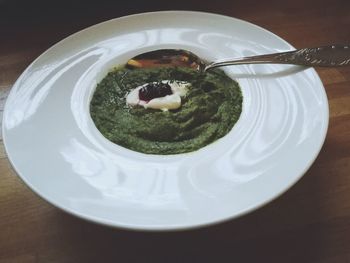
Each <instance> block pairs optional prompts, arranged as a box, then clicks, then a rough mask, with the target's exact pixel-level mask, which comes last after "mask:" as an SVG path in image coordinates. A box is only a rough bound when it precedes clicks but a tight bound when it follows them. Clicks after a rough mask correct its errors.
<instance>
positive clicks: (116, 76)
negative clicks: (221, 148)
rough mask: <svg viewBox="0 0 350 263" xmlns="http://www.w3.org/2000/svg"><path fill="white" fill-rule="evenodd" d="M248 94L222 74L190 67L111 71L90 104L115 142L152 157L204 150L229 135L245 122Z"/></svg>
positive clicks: (97, 121) (98, 124)
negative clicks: (241, 119)
mask: <svg viewBox="0 0 350 263" xmlns="http://www.w3.org/2000/svg"><path fill="white" fill-rule="evenodd" d="M242 99H243V98H242V93H241V89H240V87H239V85H238V83H237V82H236V81H234V80H233V79H231V78H230V77H228V76H227V75H226V74H225V73H224V72H223V71H222V70H219V69H215V70H212V71H210V72H206V73H202V72H199V71H197V70H196V69H192V68H186V67H171V66H165V67H152V68H133V69H130V68H127V67H125V66H121V67H117V68H114V69H113V70H111V71H110V72H109V73H108V74H107V75H106V76H105V77H104V78H103V79H102V80H101V82H100V83H98V85H97V87H96V90H95V92H94V94H93V96H92V99H91V102H90V114H91V117H92V120H93V121H94V123H95V125H96V127H97V129H98V130H99V131H100V132H101V133H102V134H103V135H104V136H105V137H106V138H107V139H108V140H110V141H112V142H114V143H116V144H118V145H120V146H123V147H125V148H128V149H131V150H134V151H137V152H141V153H146V154H162V155H164V154H179V153H186V152H191V151H195V150H198V149H200V148H202V147H204V146H206V145H208V144H210V143H212V142H214V141H216V140H217V139H219V138H221V137H223V136H225V135H226V134H227V133H228V132H230V130H231V129H232V127H233V126H234V124H235V123H236V122H237V120H238V119H239V116H240V114H241V111H242Z"/></svg>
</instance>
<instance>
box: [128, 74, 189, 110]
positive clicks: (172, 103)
mask: <svg viewBox="0 0 350 263" xmlns="http://www.w3.org/2000/svg"><path fill="white" fill-rule="evenodd" d="M162 82H163V83H169V85H170V88H171V91H172V92H173V94H171V95H166V96H164V97H160V98H154V99H151V100H150V101H148V102H147V101H144V100H140V97H139V90H140V89H142V88H143V87H144V86H146V85H148V83H146V84H144V85H141V86H138V87H136V88H135V89H133V90H131V91H130V92H129V93H128V95H127V96H126V103H127V104H128V105H130V106H133V107H134V106H137V105H139V106H143V107H144V108H146V109H147V108H150V109H159V110H162V111H167V110H175V109H178V108H180V107H181V97H184V96H185V95H186V93H187V91H188V87H189V86H190V85H191V84H190V83H188V82H184V81H173V82H170V81H168V80H163V81H162Z"/></svg>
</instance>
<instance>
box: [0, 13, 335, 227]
mask: <svg viewBox="0 0 350 263" xmlns="http://www.w3.org/2000/svg"><path fill="white" fill-rule="evenodd" d="M158 48H183V49H187V50H189V51H192V52H194V53H195V54H198V55H199V56H201V57H203V58H206V59H208V60H214V59H221V58H225V57H239V56H249V55H255V54H263V53H270V52H277V51H285V50H290V49H292V46H291V45H289V44H288V43H287V42H285V41H284V40H282V39H281V38H279V37H277V36H276V35H274V34H272V33H270V32H268V31H266V30H264V29H262V28H260V27H257V26H255V25H252V24H250V23H247V22H244V21H241V20H237V19H234V18H229V17H225V16H220V15H215V14H208V13H198V12H182V11H181V12H177V11H170V12H155V13H146V14H139V15H132V16H127V17H122V18H118V19H114V20H110V21H107V22H104V23H101V24H98V25H95V26H92V27H90V28H87V29H85V30H83V31H80V32H78V33H76V34H74V35H72V36H70V37H68V38H66V39H64V40H62V41H61V42H59V43H58V44H56V45H54V46H53V47H52V48H50V49H49V50H47V51H46V52H45V53H44V54H42V55H41V56H40V57H39V58H38V59H36V60H35V61H34V62H33V63H32V64H31V65H30V66H29V67H28V68H27V69H26V70H25V72H24V73H23V74H22V75H21V77H20V78H19V79H18V80H17V82H16V84H15V85H14V87H13V88H12V90H11V94H10V95H9V98H8V100H7V103H6V107H5V112H4V125H3V135H4V142H5V146H6V150H7V153H8V156H9V158H10V161H11V163H12V165H13V167H14V168H15V170H16V171H17V173H18V174H19V176H20V177H21V178H22V179H23V180H24V182H25V183H26V184H27V185H28V186H29V187H30V188H31V189H32V190H33V191H35V192H36V193H37V194H39V195H40V196H41V197H43V198H44V199H46V200H47V201H49V202H50V203H52V204H53V205H55V206H57V207H59V208H61V209H63V210H65V211H67V212H69V213H71V214H74V215H76V216H79V217H81V218H84V219H88V220H91V221H94V222H98V223H102V224H106V225H111V226H118V227H126V228H132V229H146V230H169V229H180V228H191V227H198V226H202V225H207V224H211V223H216V222H220V221H223V220H227V219H230V218H234V217H237V216H239V215H242V214H244V213H247V212H249V211H252V210H253V209H256V208H258V207H260V206H261V205H263V204H266V203H267V202H269V201H271V200H272V199H273V198H276V197H277V196H279V195H280V194H281V193H283V192H284V191H286V190H287V189H288V188H289V187H291V186H292V185H293V184H294V183H295V182H296V181H297V180H298V179H299V178H300V177H301V176H302V175H303V174H304V173H305V171H306V170H307V169H308V168H309V167H310V165H311V164H312V162H313V161H314V159H315V158H316V156H317V154H318V153H319V151H320V149H321V146H322V144H323V142H324V139H325V135H326V132H327V127H328V103H327V97H326V94H325V91H324V88H323V86H322V83H321V81H320V79H319V77H318V75H317V74H316V72H315V71H314V70H313V69H304V68H301V67H296V66H286V65H249V66H247V65H246V66H236V67H230V68H226V69H225V70H226V72H227V74H229V75H230V76H232V77H233V78H235V79H237V80H238V81H239V83H240V85H241V87H242V92H243V96H244V102H243V112H242V115H241V117H240V119H239V121H238V123H237V124H236V126H235V127H234V128H233V129H232V131H231V132H230V133H229V134H228V135H226V136H225V137H224V138H222V139H220V140H218V141H216V142H214V143H212V144H211V145H209V146H207V147H204V148H202V149H201V150H199V151H196V152H193V153H189V154H180V155H172V156H157V155H146V154H141V153H137V152H133V151H130V150H128V149H125V148H123V147H120V146H118V145H115V144H113V143H111V142H109V141H108V140H107V139H105V138H104V137H103V136H102V135H101V134H100V133H99V132H98V130H97V129H96V128H95V126H94V124H93V122H92V120H91V118H90V115H89V110H88V109H89V99H90V98H91V95H92V93H93V90H94V88H95V86H96V83H97V82H98V81H99V80H100V79H101V78H102V77H103V76H104V75H105V74H106V72H107V71H108V69H109V68H111V67H113V66H115V65H118V64H122V63H125V62H126V61H127V59H128V58H131V57H133V56H134V55H136V54H138V53H141V52H144V51H148V50H152V49H158Z"/></svg>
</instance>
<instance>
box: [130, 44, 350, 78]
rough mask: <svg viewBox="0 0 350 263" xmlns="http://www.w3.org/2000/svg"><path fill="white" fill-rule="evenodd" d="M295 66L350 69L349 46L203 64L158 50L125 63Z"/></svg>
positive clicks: (192, 56)
mask: <svg viewBox="0 0 350 263" xmlns="http://www.w3.org/2000/svg"><path fill="white" fill-rule="evenodd" d="M266 63H270V64H294V65H303V66H310V67H338V66H348V65H350V45H340V44H337V45H330V46H322V47H313V48H302V49H297V50H293V51H287V52H279V53H273V54H265V55H258V56H251V57H242V58H237V59H224V60H219V61H214V62H211V63H206V62H204V61H203V60H202V59H200V58H199V57H198V56H197V55H195V54H193V53H192V52H190V51H186V50H182V49H159V50H154V51H150V52H146V53H142V54H140V55H137V56H136V57H133V58H132V59H130V60H129V61H128V62H127V67H129V68H145V67H159V66H182V67H190V68H193V69H197V70H199V71H203V72H205V71H207V70H209V69H213V68H216V67H221V66H230V65H242V64H266Z"/></svg>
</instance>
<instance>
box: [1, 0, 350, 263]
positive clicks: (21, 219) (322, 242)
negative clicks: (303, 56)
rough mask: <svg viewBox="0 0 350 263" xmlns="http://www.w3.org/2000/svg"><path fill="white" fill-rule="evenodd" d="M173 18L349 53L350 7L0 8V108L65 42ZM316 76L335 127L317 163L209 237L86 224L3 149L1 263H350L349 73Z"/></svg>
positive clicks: (70, 4)
mask: <svg viewBox="0 0 350 263" xmlns="http://www.w3.org/2000/svg"><path fill="white" fill-rule="evenodd" d="M125 2H130V3H129V5H127V3H125ZM169 9H183V10H200V11H207V12H215V13H220V14H225V15H229V16H233V17H237V18H241V19H244V20H247V21H250V22H252V23H255V24H258V25H260V26H262V27H265V28H267V29H268V30H270V31H272V32H274V33H276V34H277V35H279V36H281V37H282V38H284V39H286V40H287V41H288V42H290V43H291V44H292V45H294V46H295V47H305V46H317V45H324V44H329V43H350V1H348V0H343V1H342V0H334V1H323V0H321V1H300V0H299V1H298V0H297V1H290V0H289V1H252V0H246V1H222V0H216V1H210V2H208V1H193V0H187V1H184V0H179V1H176V2H174V3H173V2H168V1H162V2H157V1H143V2H142V1H124V2H123V3H122V2H121V1H113V2H112V1H101V0H96V1H94V2H92V3H87V2H85V1H35V0H32V1H20V0H16V1H4V0H2V1H0V90H1V92H0V108H2V107H3V102H4V98H5V97H6V94H7V92H8V90H9V89H10V88H11V86H12V85H13V83H14V82H15V80H16V78H17V77H18V76H19V75H20V74H21V72H22V71H23V70H24V69H25V68H26V67H27V66H28V65H29V64H30V62H31V61H33V59H35V58H36V57H37V56H38V55H39V54H41V53H42V52H43V51H44V50H46V49H47V48H49V47H50V46H51V45H53V44H54V43H56V42H57V41H59V40H61V39H62V38H64V37H66V36H68V35H70V34H72V33H74V32H76V31H78V30H80V29H83V28H85V27H87V26H90V25H93V24H95V23H98V22H101V21H104V20H107V19H110V18H114V17H120V16H123V15H127V14H131V13H139V12H145V11H156V10H169ZM317 71H318V73H319V75H320V77H321V79H322V81H323V83H324V85H325V88H326V91H327V95H328V98H329V106H330V123H329V131H328V135H327V138H326V142H325V144H324V146H323V148H322V150H321V153H320V155H319V156H318V158H317V159H316V161H315V163H314V164H313V165H312V167H311V168H310V170H309V171H308V172H307V173H306V174H305V176H304V177H303V178H302V179H301V180H300V181H299V182H298V183H297V184H296V185H294V186H293V187H292V188H291V189H290V190H289V191H288V192H286V193H285V194H284V195H283V196H281V197H280V198H278V199H277V200H275V201H273V202H272V203H270V204H268V205H266V206H264V207H263V208H261V209H259V210H257V211H255V212H252V213H250V214H248V215H246V216H244V217H241V218H239V219H236V220H232V221H229V222H226V223H223V224H219V225H215V226H212V227H207V228H202V229H197V230H191V231H182V232H170V233H145V232H133V231H126V230H119V229H112V228H108V227H103V226H100V225H96V224H93V223H89V222H85V221H83V220H80V219H78V218H75V217H73V216H70V215H68V214H66V213H64V212H62V211H60V210H58V209H57V208H55V207H53V206H52V205H50V204H48V203H46V202H45V201H44V200H42V199H40V198H39V197H38V196H36V195H35V194H34V193H33V192H31V191H30V190H29V189H28V188H27V187H26V186H25V185H24V184H23V182H22V181H21V180H20V179H19V178H18V177H17V176H16V174H15V173H14V171H13V170H12V168H11V166H10V163H9V161H8V159H7V157H6V153H5V152H4V148H3V145H2V143H1V145H0V262H1V263H2V262H6V263H7V262H350V67H347V68H329V69H318V70H317Z"/></svg>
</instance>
